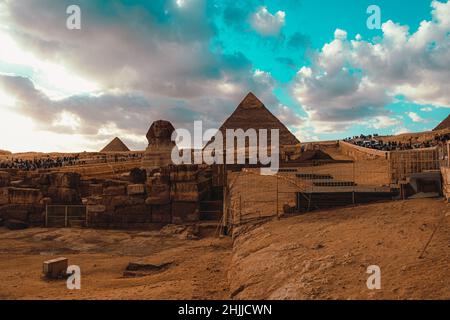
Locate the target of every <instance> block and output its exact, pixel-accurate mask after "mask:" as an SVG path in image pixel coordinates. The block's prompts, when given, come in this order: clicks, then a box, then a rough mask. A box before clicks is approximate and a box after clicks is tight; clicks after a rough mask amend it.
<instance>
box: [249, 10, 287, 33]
mask: <svg viewBox="0 0 450 320" xmlns="http://www.w3.org/2000/svg"><path fill="white" fill-rule="evenodd" d="M285 16H286V14H285V12H284V11H277V12H276V13H275V14H271V13H270V12H269V11H268V10H267V7H264V6H262V7H260V8H259V9H258V11H256V12H255V13H254V14H253V15H252V16H251V20H250V24H251V26H252V27H253V29H255V30H256V31H257V32H258V33H260V34H262V35H264V36H276V35H278V34H279V33H280V30H281V28H282V27H283V26H284V23H285Z"/></svg>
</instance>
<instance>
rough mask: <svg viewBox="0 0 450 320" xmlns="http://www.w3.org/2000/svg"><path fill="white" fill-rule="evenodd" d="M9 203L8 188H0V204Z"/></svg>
mask: <svg viewBox="0 0 450 320" xmlns="http://www.w3.org/2000/svg"><path fill="white" fill-rule="evenodd" d="M8 203H9V188H0V206H2V205H5V204H8Z"/></svg>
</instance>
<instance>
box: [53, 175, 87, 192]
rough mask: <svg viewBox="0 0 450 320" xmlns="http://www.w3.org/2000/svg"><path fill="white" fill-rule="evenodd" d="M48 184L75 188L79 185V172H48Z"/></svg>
mask: <svg viewBox="0 0 450 320" xmlns="http://www.w3.org/2000/svg"><path fill="white" fill-rule="evenodd" d="M50 184H51V185H52V186H53V187H58V188H71V189H76V188H78V186H79V185H80V174H78V173H75V172H55V173H52V174H50Z"/></svg>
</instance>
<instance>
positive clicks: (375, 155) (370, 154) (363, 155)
mask: <svg viewBox="0 0 450 320" xmlns="http://www.w3.org/2000/svg"><path fill="white" fill-rule="evenodd" d="M339 149H340V151H341V152H342V153H343V154H345V155H347V156H349V157H352V158H353V159H355V160H368V159H389V156H390V152H388V151H381V150H375V149H369V148H364V147H360V146H356V145H354V144H351V143H348V142H345V141H339Z"/></svg>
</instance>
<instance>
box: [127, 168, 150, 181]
mask: <svg viewBox="0 0 450 320" xmlns="http://www.w3.org/2000/svg"><path fill="white" fill-rule="evenodd" d="M130 180H131V182H133V183H145V180H147V172H146V171H145V170H142V169H139V168H134V169H132V170H131V171H130Z"/></svg>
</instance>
